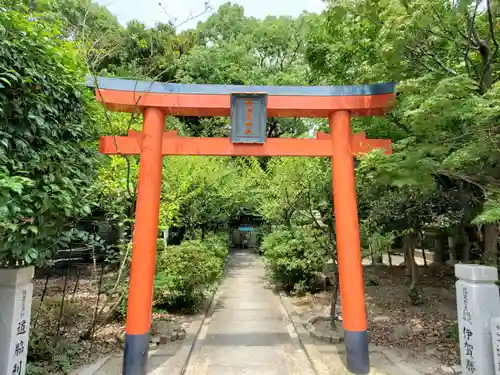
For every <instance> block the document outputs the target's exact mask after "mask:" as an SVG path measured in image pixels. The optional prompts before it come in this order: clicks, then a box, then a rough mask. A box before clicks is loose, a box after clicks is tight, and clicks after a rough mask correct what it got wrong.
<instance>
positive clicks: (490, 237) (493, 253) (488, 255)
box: [484, 223, 498, 267]
mask: <svg viewBox="0 0 500 375" xmlns="http://www.w3.org/2000/svg"><path fill="white" fill-rule="evenodd" d="M497 256H498V226H497V224H496V223H493V224H485V225H484V262H485V263H486V264H488V265H491V266H494V267H496V266H497Z"/></svg>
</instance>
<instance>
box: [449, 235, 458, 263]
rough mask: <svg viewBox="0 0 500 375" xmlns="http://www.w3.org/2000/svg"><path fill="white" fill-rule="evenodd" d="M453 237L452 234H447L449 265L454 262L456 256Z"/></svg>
mask: <svg viewBox="0 0 500 375" xmlns="http://www.w3.org/2000/svg"><path fill="white" fill-rule="evenodd" d="M455 242H456V241H455V238H454V237H453V236H448V248H449V251H448V262H449V263H450V265H451V266H453V265H454V264H455V261H456V256H455Z"/></svg>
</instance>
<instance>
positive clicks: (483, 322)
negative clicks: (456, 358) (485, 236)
mask: <svg viewBox="0 0 500 375" xmlns="http://www.w3.org/2000/svg"><path fill="white" fill-rule="evenodd" d="M455 276H456V277H457V278H458V281H457V283H456V289H457V316H458V329H459V337H460V359H461V364H462V374H463V375H495V366H494V362H493V348H492V345H491V343H492V337H491V330H490V324H491V319H492V318H494V317H497V316H500V297H499V294H498V287H497V286H496V285H495V281H497V280H498V276H497V269H496V268H495V267H487V266H480V265H476V264H456V265H455Z"/></svg>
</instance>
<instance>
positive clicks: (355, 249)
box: [87, 77, 396, 375]
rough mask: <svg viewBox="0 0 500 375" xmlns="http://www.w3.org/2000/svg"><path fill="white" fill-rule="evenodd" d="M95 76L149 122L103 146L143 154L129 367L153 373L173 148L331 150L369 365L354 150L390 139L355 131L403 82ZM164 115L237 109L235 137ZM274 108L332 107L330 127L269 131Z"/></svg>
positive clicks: (352, 330) (362, 366) (346, 310)
mask: <svg viewBox="0 0 500 375" xmlns="http://www.w3.org/2000/svg"><path fill="white" fill-rule="evenodd" d="M87 85H88V86H90V87H94V88H95V89H96V96H97V98H98V100H100V101H101V102H102V103H103V104H105V105H106V106H107V107H108V108H109V109H110V110H113V111H124V112H133V111H136V110H140V111H142V112H144V124H143V129H142V132H129V134H128V135H127V136H103V137H102V138H101V142H100V146H99V148H100V151H101V152H102V153H104V154H122V155H123V154H128V155H131V154H136V155H140V167H139V182H138V188H137V204H136V217H135V225H134V235H133V248H132V263H131V270H130V287H129V297H128V307H127V323H126V336H125V349H124V353H125V354H124V362H123V374H124V375H145V374H146V360H147V353H148V345H149V330H150V326H151V311H152V302H153V285H154V276H155V264H156V244H157V242H156V237H157V234H158V215H159V208H160V195H161V179H162V165H163V163H162V159H163V156H165V155H213V156H323V157H330V158H331V160H332V183H333V200H334V211H335V227H336V246H337V254H338V269H339V277H340V294H341V299H342V317H343V326H344V332H345V333H344V341H345V344H346V360H347V368H348V370H349V371H351V372H352V373H356V374H368V373H369V371H370V365H369V352H368V334H367V320H366V308H365V302H364V283H363V270H362V265H361V251H360V238H359V224H358V211H357V204H356V185H355V178H354V160H353V159H354V158H353V155H356V154H359V153H366V152H369V151H370V150H372V149H374V148H382V149H385V152H386V153H390V152H391V150H390V143H391V141H390V140H387V139H367V138H366V136H365V134H364V133H361V134H352V133H351V117H352V116H374V115H382V114H383V113H384V112H386V111H387V110H388V109H389V108H390V107H391V105H392V104H393V102H394V100H395V97H396V94H395V85H394V84H391V83H382V84H375V85H359V86H321V87H317V86H316V87H301V86H300V87H299V86H281V87H276V86H227V85H179V84H168V83H159V82H144V81H136V80H124V79H116V78H103V77H101V78H98V80H97V82H93V81H91V80H90V81H88V82H87ZM165 116H231V121H232V128H231V138H227V137H226V138H196V137H181V136H179V135H178V134H177V132H176V131H173V132H172V131H171V132H165ZM267 117H327V118H328V120H329V124H330V133H318V134H317V136H316V138H315V139H311V138H269V139H266V118H267Z"/></svg>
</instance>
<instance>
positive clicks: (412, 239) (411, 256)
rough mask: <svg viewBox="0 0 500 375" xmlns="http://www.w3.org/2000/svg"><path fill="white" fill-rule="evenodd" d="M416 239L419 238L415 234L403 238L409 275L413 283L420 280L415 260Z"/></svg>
mask: <svg viewBox="0 0 500 375" xmlns="http://www.w3.org/2000/svg"><path fill="white" fill-rule="evenodd" d="M416 240H417V238H416V236H415V235H413V234H410V235H406V236H404V238H403V244H404V250H405V262H406V266H407V275H408V276H409V277H410V278H411V283H412V285H416V283H417V280H418V267H417V263H416V262H415V246H416Z"/></svg>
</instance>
